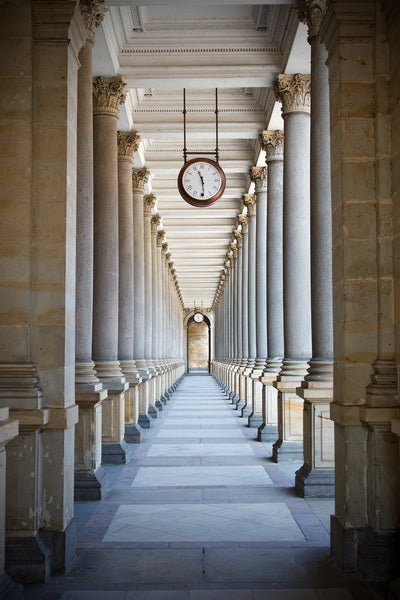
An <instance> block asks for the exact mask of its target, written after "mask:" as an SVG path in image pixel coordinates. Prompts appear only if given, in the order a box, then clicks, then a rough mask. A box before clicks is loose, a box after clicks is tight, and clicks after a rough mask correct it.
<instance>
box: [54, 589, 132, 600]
mask: <svg viewBox="0 0 400 600" xmlns="http://www.w3.org/2000/svg"><path fill="white" fill-rule="evenodd" d="M125 596H126V592H124V591H116V590H112V591H103V590H73V591H72V590H70V591H67V592H64V593H63V595H62V596H61V599H60V600H125Z"/></svg>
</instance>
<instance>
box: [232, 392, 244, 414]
mask: <svg viewBox="0 0 400 600" xmlns="http://www.w3.org/2000/svg"><path fill="white" fill-rule="evenodd" d="M233 404H236V409H235V410H240V411H241V410H242V408H244V407H245V406H246V400H243V398H240V397H239V396H236V402H233Z"/></svg>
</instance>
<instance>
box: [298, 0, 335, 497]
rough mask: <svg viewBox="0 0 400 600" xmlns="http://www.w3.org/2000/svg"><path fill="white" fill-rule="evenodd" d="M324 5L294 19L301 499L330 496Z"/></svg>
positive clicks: (309, 1)
mask: <svg viewBox="0 0 400 600" xmlns="http://www.w3.org/2000/svg"><path fill="white" fill-rule="evenodd" d="M325 5H326V2H325V1H324V0H322V2H321V0H319V1H318V2H317V1H316V0H305V1H304V2H302V3H301V4H300V5H299V7H298V11H299V17H300V18H301V19H302V20H303V21H305V22H306V23H307V25H308V41H309V43H310V45H311V97H312V99H313V100H312V103H311V165H312V168H311V176H310V180H311V190H310V200H311V323H312V359H311V360H310V362H309V369H308V375H306V377H305V380H304V381H303V382H302V384H301V388H298V389H297V394H298V395H299V396H300V397H301V398H303V399H304V412H303V433H304V465H303V467H302V468H301V469H300V470H299V471H297V473H296V489H297V491H298V492H299V493H300V494H301V495H302V496H333V495H334V493H335V484H334V476H335V472H334V426H333V421H331V420H330V418H329V413H330V403H331V401H332V398H333V359H332V358H333V324H332V320H333V311H332V216H331V215H332V207H331V169H330V161H331V156H330V124H329V78H328V67H327V64H326V62H327V58H328V52H327V50H326V48H325V46H324V45H323V44H322V43H321V38H320V35H319V28H320V24H321V19H322V14H323V12H324V10H325Z"/></svg>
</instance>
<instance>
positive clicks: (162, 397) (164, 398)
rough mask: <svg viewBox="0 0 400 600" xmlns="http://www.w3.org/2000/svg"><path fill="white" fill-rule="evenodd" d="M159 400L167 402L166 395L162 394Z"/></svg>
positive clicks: (163, 402)
mask: <svg viewBox="0 0 400 600" xmlns="http://www.w3.org/2000/svg"><path fill="white" fill-rule="evenodd" d="M160 400H161V402H162V404H167V402H168V400H169V398H167V396H166V395H165V394H162V396H161V398H160Z"/></svg>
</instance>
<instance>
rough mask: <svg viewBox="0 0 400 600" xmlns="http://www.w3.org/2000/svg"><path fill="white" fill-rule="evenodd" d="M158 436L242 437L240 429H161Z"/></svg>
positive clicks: (176, 437) (177, 437) (174, 437)
mask: <svg viewBox="0 0 400 600" xmlns="http://www.w3.org/2000/svg"><path fill="white" fill-rule="evenodd" d="M157 437H158V438H172V439H179V438H190V439H195V438H200V437H201V438H242V437H244V435H243V432H242V431H240V429H236V428H235V429H161V430H160V431H159V432H158V434H157Z"/></svg>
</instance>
